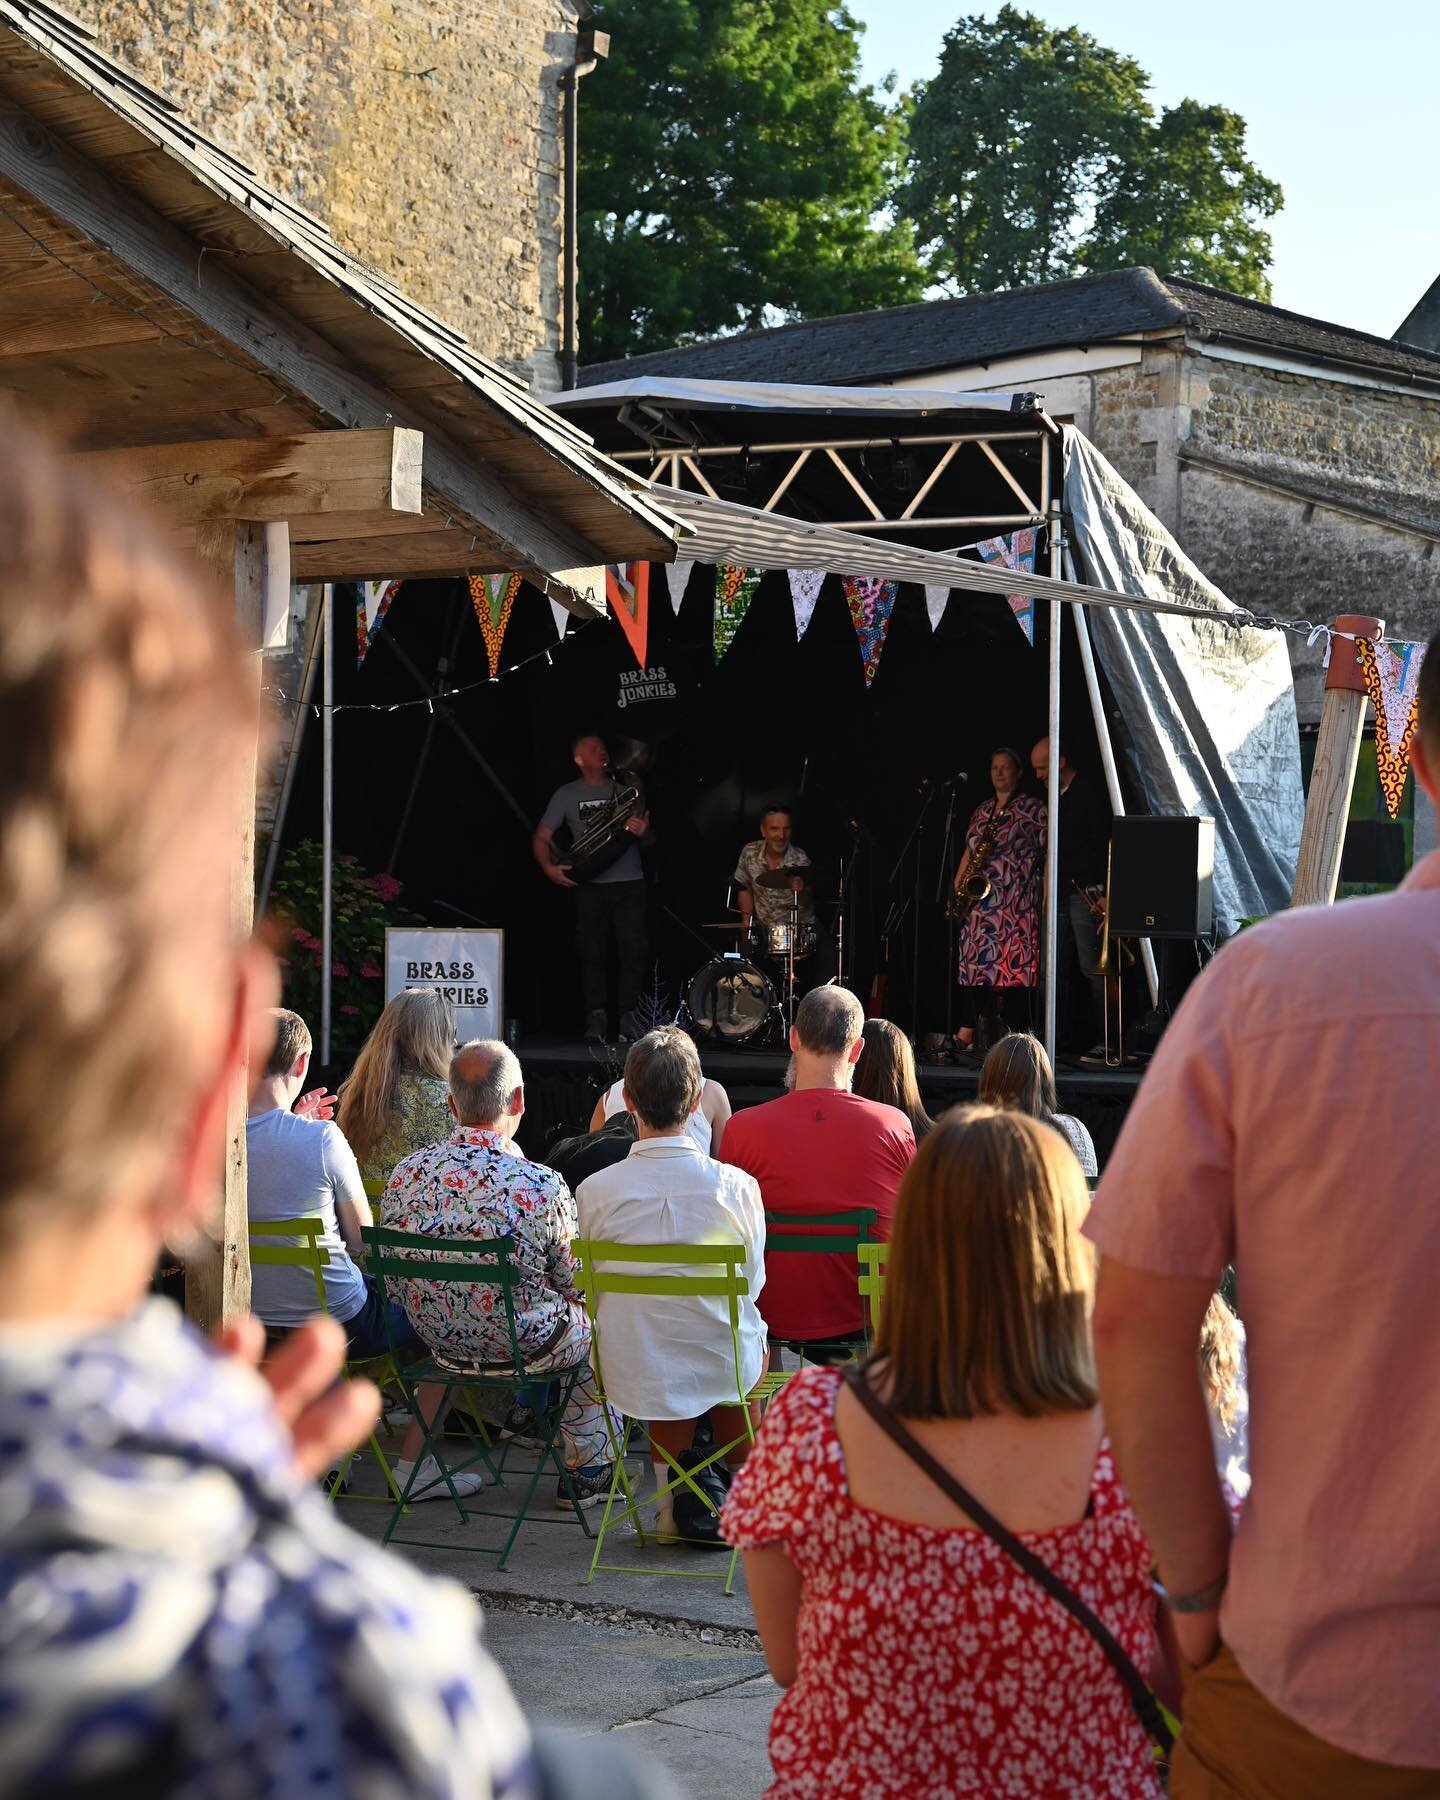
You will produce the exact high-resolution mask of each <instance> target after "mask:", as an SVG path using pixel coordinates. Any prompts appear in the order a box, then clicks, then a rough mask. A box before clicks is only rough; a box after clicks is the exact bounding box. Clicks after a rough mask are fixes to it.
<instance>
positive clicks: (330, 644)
mask: <svg viewBox="0 0 1440 1800" xmlns="http://www.w3.org/2000/svg"><path fill="white" fill-rule="evenodd" d="M321 604H322V605H323V606H324V608H325V622H324V625H323V626H322V628H321V629H322V630H323V631H324V633H325V658H324V664H323V670H322V673H321V677H320V699H321V710H320V1062H321V1065H322V1067H328V1066H329V1062H330V964H331V962H332V961H333V960H334V959H333V955H332V951H333V945H332V941H331V940H332V937H333V935H334V906H333V898H334V897H333V893H332V888H333V877H334V872H335V714H334V711H333V710H332V709H333V707H334V704H335V588H334V584H333V583H331V582H328V581H327V582H326V583H325V596H324V599H323V601H322V602H321Z"/></svg>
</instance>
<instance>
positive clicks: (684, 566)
mask: <svg viewBox="0 0 1440 1800" xmlns="http://www.w3.org/2000/svg"><path fill="white" fill-rule="evenodd" d="M694 567H695V564H694V561H693V560H692V561H690V562H672V563H666V565H665V582H666V585H667V586H668V587H669V589H670V610H671V612H673V613H674V614H675V616H676V617H677V618H678V617H679V616H680V602H681V601H682V600H683V599H684V598H685V589H686V587H687V586H688V584H689V581H690V571H691V570H692V569H693V568H694Z"/></svg>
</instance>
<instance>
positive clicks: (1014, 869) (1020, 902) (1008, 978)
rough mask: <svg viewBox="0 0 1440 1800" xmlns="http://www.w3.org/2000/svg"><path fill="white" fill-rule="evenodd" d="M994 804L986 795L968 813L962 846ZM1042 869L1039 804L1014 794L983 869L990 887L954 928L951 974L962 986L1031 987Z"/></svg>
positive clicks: (1036, 965) (970, 845)
mask: <svg viewBox="0 0 1440 1800" xmlns="http://www.w3.org/2000/svg"><path fill="white" fill-rule="evenodd" d="M995 807H996V801H995V800H994V798H993V797H992V798H991V799H989V800H983V801H982V802H981V803H980V805H979V806H977V807H976V808H975V811H974V812H973V813H972V814H971V815H970V827H969V830H968V831H967V832H966V833H965V848H966V850H967V851H973V850H974V849H975V848H976V846H977V845H978V844H979V842H980V839H981V837H982V836H983V835H984V831H985V827H986V826H987V825H988V824H989V822H990V820H991V818H992V816H993V815H994V812H995ZM1044 869H1045V808H1044V807H1043V806H1042V805H1041V803H1040V802H1039V801H1038V800H1035V799H1032V798H1031V796H1030V795H1029V794H1017V795H1016V796H1015V798H1014V799H1013V800H1012V801H1011V802H1010V804H1009V806H1008V807H1006V809H1005V816H1004V818H1003V819H1002V820H1001V823H1000V830H999V835H998V836H997V837H996V840H995V848H994V850H993V851H992V852H991V853H990V857H989V859H988V861H987V862H986V864H985V867H984V870H983V873H984V874H986V875H988V876H989V877H990V892H989V893H988V894H987V895H986V897H985V898H984V899H983V900H982V901H980V902H979V904H978V905H976V906H972V907H971V908H970V911H969V913H968V914H967V916H966V918H965V922H964V924H962V925H961V927H960V939H959V950H958V955H959V966H958V970H957V977H956V978H957V979H958V981H959V982H960V985H961V986H962V987H984V988H1010V987H1034V986H1035V985H1036V983H1037V982H1038V981H1039V979H1040V884H1041V878H1042V876H1043V874H1044ZM971 873H972V874H980V873H982V871H981V870H978V869H972V870H971Z"/></svg>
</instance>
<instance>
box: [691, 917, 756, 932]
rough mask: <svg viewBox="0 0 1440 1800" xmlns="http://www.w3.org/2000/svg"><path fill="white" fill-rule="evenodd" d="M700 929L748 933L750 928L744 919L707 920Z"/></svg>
mask: <svg viewBox="0 0 1440 1800" xmlns="http://www.w3.org/2000/svg"><path fill="white" fill-rule="evenodd" d="M700 929H701V930H702V931H748V930H749V929H750V927H749V926H748V925H747V924H746V923H745V921H744V920H743V919H706V920H705V921H704V923H703V924H702V925H701V927H700Z"/></svg>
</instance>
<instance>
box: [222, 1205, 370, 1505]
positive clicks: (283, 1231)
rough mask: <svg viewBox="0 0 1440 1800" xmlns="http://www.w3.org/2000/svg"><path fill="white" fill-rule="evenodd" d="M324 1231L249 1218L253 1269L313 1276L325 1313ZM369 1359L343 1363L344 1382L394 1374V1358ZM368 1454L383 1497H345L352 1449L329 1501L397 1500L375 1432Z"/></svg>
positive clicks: (310, 1224)
mask: <svg viewBox="0 0 1440 1800" xmlns="http://www.w3.org/2000/svg"><path fill="white" fill-rule="evenodd" d="M324 1229H325V1223H324V1220H322V1219H315V1218H306V1219H252V1220H251V1221H250V1262H251V1265H252V1266H253V1267H259V1268H278V1269H309V1270H310V1272H311V1273H312V1274H313V1275H314V1277H315V1302H316V1309H317V1311H319V1312H322V1313H326V1314H328V1313H329V1311H330V1305H329V1301H328V1300H327V1298H326V1294H325V1270H326V1269H327V1268H328V1267H329V1266H330V1252H329V1251H328V1250H327V1249H326V1248H325V1246H324V1245H323V1244H322V1243H321V1242H320V1233H321V1232H322V1231H323V1230H324ZM267 1238H282V1239H286V1240H291V1239H294V1240H297V1241H295V1242H289V1241H287V1242H283V1243H266V1242H265V1239H267ZM373 1360H374V1359H373V1358H366V1359H362V1360H361V1361H359V1362H347V1363H346V1365H345V1371H344V1372H345V1379H346V1380H347V1381H348V1380H349V1379H350V1377H351V1376H352V1375H353V1374H355V1373H356V1372H357V1371H358V1372H360V1373H362V1374H363V1375H364V1376H365V1379H366V1380H367V1381H375V1382H376V1384H377V1385H382V1386H383V1384H384V1382H385V1381H386V1380H387V1379H388V1378H389V1377H390V1376H393V1374H394V1359H393V1358H392V1357H389V1356H387V1357H386V1358H385V1359H384V1360H385V1364H386V1368H385V1369H384V1370H381V1371H378V1372H376V1371H373V1370H372V1368H371V1363H372V1362H373ZM369 1448H370V1453H371V1455H372V1456H374V1458H375V1461H376V1462H377V1463H378V1464H379V1465H380V1473H381V1474H382V1475H383V1476H384V1477H385V1487H386V1492H385V1493H383V1494H347V1493H346V1492H345V1477H346V1476H347V1475H348V1474H349V1473H350V1465H351V1463H352V1462H354V1460H355V1457H356V1455H357V1454H358V1453H357V1452H356V1451H354V1450H352V1451H351V1452H350V1454H349V1455H348V1456H347V1457H346V1458H345V1460H344V1462H342V1463H341V1464H340V1469H339V1473H338V1474H337V1476H336V1478H335V1481H334V1483H333V1485H332V1486H331V1487H330V1489H329V1495H330V1498H331V1499H332V1500H387V1499H388V1500H397V1501H398V1500H399V1498H400V1489H399V1488H398V1487H397V1486H396V1485H395V1477H394V1476H393V1475H392V1474H391V1472H390V1464H389V1461H388V1459H387V1458H386V1455H385V1452H384V1451H383V1450H382V1449H381V1448H380V1439H379V1437H378V1436H377V1435H376V1434H375V1432H373V1431H372V1432H371V1433H370V1444H369Z"/></svg>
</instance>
